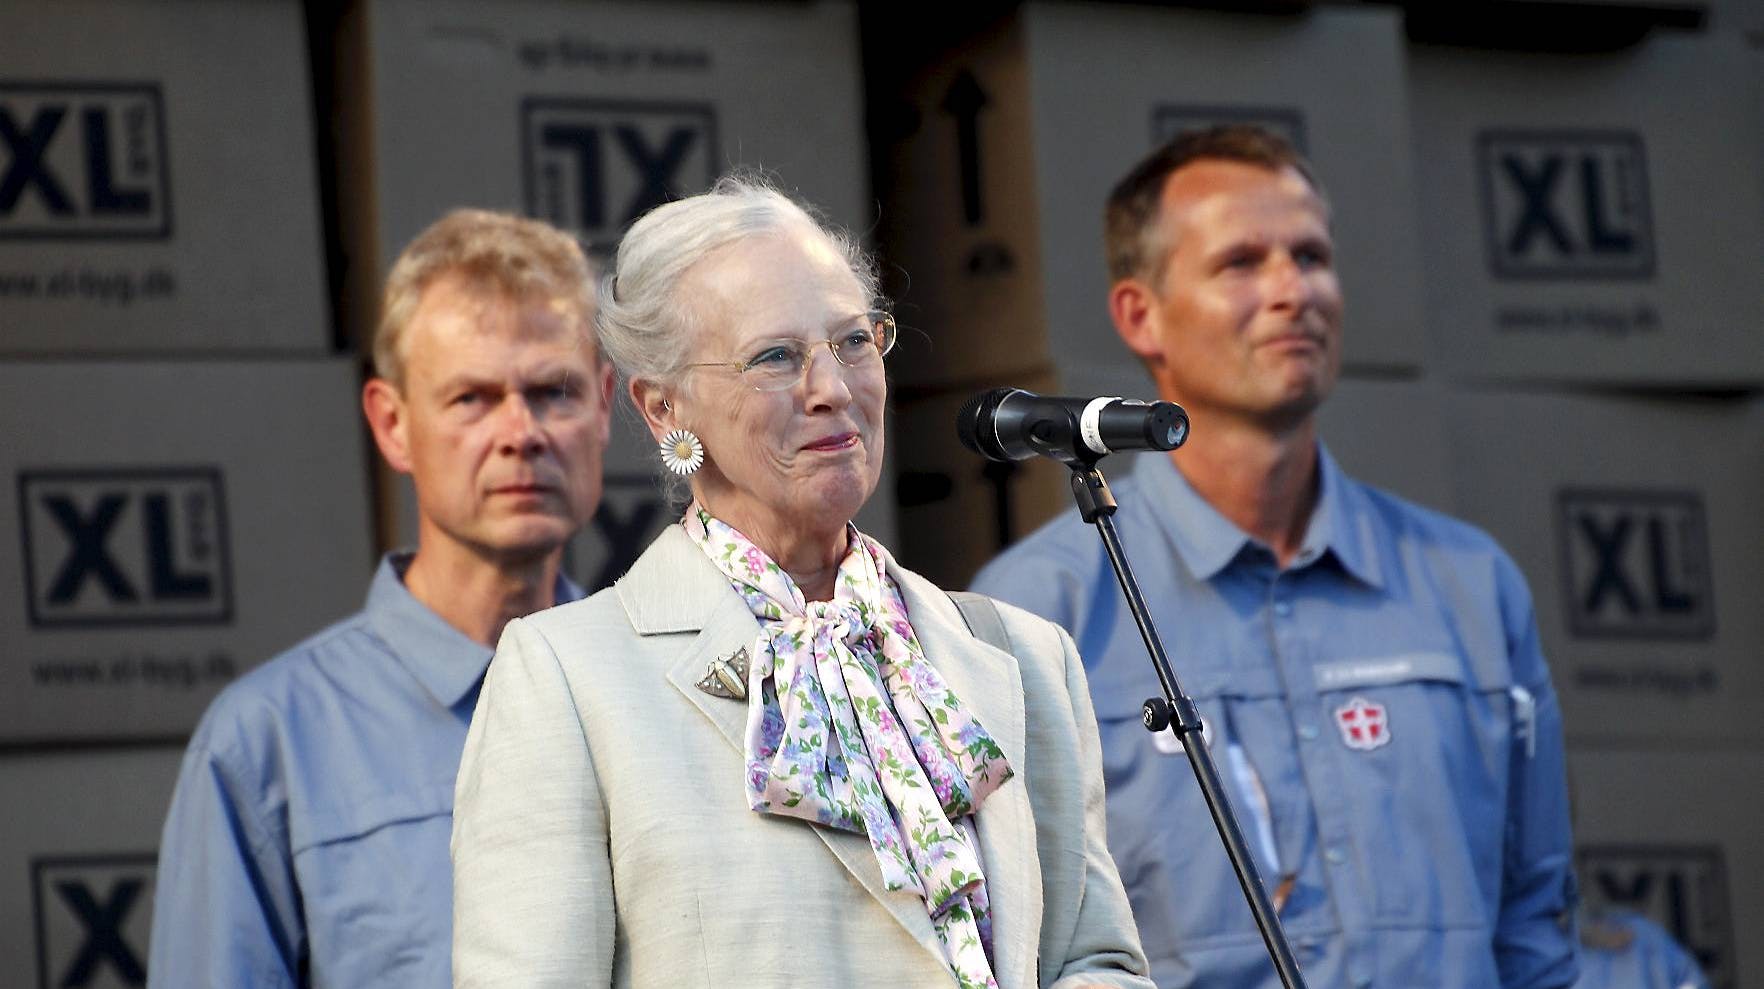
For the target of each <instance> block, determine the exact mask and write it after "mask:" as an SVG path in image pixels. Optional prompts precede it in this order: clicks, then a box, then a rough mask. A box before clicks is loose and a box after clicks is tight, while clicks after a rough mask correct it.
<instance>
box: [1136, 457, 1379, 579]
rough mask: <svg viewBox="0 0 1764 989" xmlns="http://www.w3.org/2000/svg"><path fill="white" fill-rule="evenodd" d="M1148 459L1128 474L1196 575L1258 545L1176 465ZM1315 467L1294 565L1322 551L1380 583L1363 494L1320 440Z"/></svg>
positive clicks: (1210, 572)
mask: <svg viewBox="0 0 1764 989" xmlns="http://www.w3.org/2000/svg"><path fill="white" fill-rule="evenodd" d="M1147 461H1148V462H1145V463H1141V464H1139V465H1136V466H1135V468H1134V475H1133V476H1134V478H1135V479H1136V480H1137V481H1138V483H1139V484H1141V485H1142V486H1143V487H1144V489H1145V493H1146V495H1147V496H1148V497H1149V498H1150V499H1151V500H1152V503H1153V504H1155V505H1158V506H1161V508H1162V511H1161V512H1160V513H1158V514H1160V515H1162V517H1164V518H1166V519H1168V522H1169V524H1168V525H1167V527H1166V531H1167V532H1168V533H1169V535H1170V541H1171V542H1172V543H1173V544H1174V545H1175V548H1176V553H1177V555H1178V556H1180V557H1181V558H1182V563H1183V565H1184V566H1186V567H1187V568H1188V571H1189V573H1192V574H1193V575H1194V576H1195V579H1197V580H1211V579H1212V578H1213V577H1214V576H1216V575H1217V574H1218V573H1219V571H1221V570H1224V569H1225V567H1226V566H1228V565H1229V564H1230V563H1231V561H1233V560H1235V559H1236V558H1237V555H1238V554H1239V553H1241V552H1242V551H1243V548H1244V546H1245V545H1246V544H1253V545H1259V544H1258V543H1256V541H1255V540H1254V539H1252V538H1251V537H1250V536H1249V535H1248V534H1247V533H1245V532H1244V531H1243V530H1242V529H1239V528H1238V527H1237V526H1236V525H1235V524H1234V523H1232V522H1231V520H1230V519H1227V518H1226V517H1225V516H1223V515H1221V514H1220V513H1219V510H1218V509H1216V508H1214V507H1213V506H1212V505H1210V504H1208V503H1207V500H1206V499H1204V498H1202V497H1201V496H1200V494H1199V493H1198V492H1196V491H1195V490H1194V488H1193V487H1191V486H1190V485H1189V483H1188V479H1187V478H1185V477H1183V476H1182V472H1181V471H1179V470H1177V469H1176V464H1175V462H1174V461H1173V460H1171V459H1170V458H1169V457H1149V458H1147ZM1317 467H1318V472H1319V475H1320V477H1321V484H1320V490H1319V493H1318V497H1317V505H1316V507H1315V508H1314V509H1312V511H1311V521H1310V523H1309V524H1308V525H1307V526H1306V527H1305V539H1304V542H1303V544H1301V546H1300V548H1299V554H1298V556H1297V558H1296V560H1295V563H1294V566H1295V567H1304V566H1309V565H1310V564H1312V563H1315V562H1317V561H1319V560H1321V559H1323V557H1324V556H1325V555H1333V556H1334V557H1335V559H1336V560H1337V561H1338V562H1339V563H1340V564H1341V566H1342V569H1344V570H1346V571H1347V572H1348V573H1349V574H1351V575H1352V576H1353V577H1355V578H1356V579H1358V580H1360V581H1361V582H1362V583H1365V584H1368V585H1370V586H1372V587H1377V588H1382V587H1383V586H1384V577H1383V570H1382V568H1381V567H1380V566H1379V563H1378V554H1377V552H1376V549H1375V546H1374V528H1373V526H1372V525H1371V524H1370V522H1371V519H1370V517H1369V513H1370V511H1371V506H1370V505H1369V504H1368V503H1367V501H1366V493H1365V492H1364V491H1362V490H1360V488H1359V487H1358V486H1357V485H1355V484H1353V483H1352V482H1351V481H1349V480H1348V478H1347V475H1345V474H1343V473H1342V470H1341V468H1340V467H1339V466H1337V465H1336V463H1335V458H1334V457H1332V456H1330V455H1329V450H1328V449H1327V448H1325V447H1324V446H1323V444H1322V443H1321V442H1319V443H1318V444H1317Z"/></svg>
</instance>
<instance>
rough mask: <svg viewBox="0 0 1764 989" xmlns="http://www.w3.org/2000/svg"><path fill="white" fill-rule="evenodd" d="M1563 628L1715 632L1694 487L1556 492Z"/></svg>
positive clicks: (1637, 634) (1647, 633)
mask: <svg viewBox="0 0 1764 989" xmlns="http://www.w3.org/2000/svg"><path fill="white" fill-rule="evenodd" d="M1556 508H1557V519H1556V523H1557V532H1558V536H1559V539H1560V551H1561V559H1562V577H1563V582H1564V588H1563V590H1564V592H1565V594H1566V595H1567V600H1568V628H1569V631H1571V632H1572V633H1573V634H1575V635H1576V636H1582V637H1612V636H1622V637H1633V638H1658V639H1706V638H1708V637H1709V636H1711V635H1713V634H1714V632H1715V596H1714V592H1713V589H1712V587H1711V580H1710V574H1709V527H1708V523H1707V519H1706V517H1705V515H1704V513H1703V499H1702V496H1700V495H1698V494H1697V493H1696V492H1694V491H1684V492H1670V491H1612V490H1592V489H1582V488H1565V489H1563V490H1561V491H1558V492H1557V493H1556Z"/></svg>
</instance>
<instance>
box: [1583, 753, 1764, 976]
mask: <svg viewBox="0 0 1764 989" xmlns="http://www.w3.org/2000/svg"><path fill="white" fill-rule="evenodd" d="M1570 727H1572V726H1570ZM1568 762H1569V766H1570V773H1571V774H1572V779H1573V789H1574V796H1575V803H1576V815H1575V816H1576V820H1575V833H1574V844H1575V848H1576V865H1577V868H1578V871H1579V873H1580V891H1581V895H1582V896H1583V897H1584V898H1585V899H1586V900H1587V902H1588V903H1590V904H1595V905H1611V906H1616V907H1621V908H1624V909H1629V910H1635V911H1637V912H1639V913H1642V914H1645V915H1647V916H1648V917H1650V918H1652V919H1653V920H1654V921H1655V922H1657V923H1659V924H1660V926H1662V927H1664V928H1666V930H1667V931H1668V932H1670V933H1671V934H1672V935H1673V936H1674V937H1675V938H1676V939H1677V940H1678V941H1679V942H1680V943H1681V944H1683V945H1685V947H1687V948H1689V949H1690V950H1691V952H1692V953H1693V954H1695V955H1696V956H1697V959H1698V961H1699V962H1700V963H1701V965H1702V967H1703V970H1704V972H1705V973H1706V974H1707V975H1708V976H1709V982H1710V984H1711V985H1712V986H1715V987H1716V989H1736V987H1738V986H1742V985H1752V984H1755V982H1756V980H1757V975H1758V973H1759V972H1760V971H1761V970H1764V942H1760V941H1759V939H1758V938H1757V936H1756V932H1757V931H1758V930H1760V929H1764V891H1761V890H1760V888H1759V886H1758V882H1757V877H1758V876H1759V875H1764V839H1761V838H1760V834H1761V833H1760V831H1759V829H1758V817H1759V814H1760V813H1764V801H1761V800H1760V797H1759V790H1758V780H1759V779H1760V778H1764V750H1759V749H1757V748H1749V747H1748V748H1724V747H1714V748H1712V747H1704V746H1695V747H1686V746H1660V747H1653V748H1643V747H1639V746H1629V747H1623V748H1580V749H1571V750H1570V752H1569V759H1568Z"/></svg>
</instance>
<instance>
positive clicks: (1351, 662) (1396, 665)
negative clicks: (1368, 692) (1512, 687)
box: [1314, 652, 1508, 694]
mask: <svg viewBox="0 0 1764 989" xmlns="http://www.w3.org/2000/svg"><path fill="white" fill-rule="evenodd" d="M1314 675H1315V677H1316V684H1317V692H1318V693H1324V694H1327V693H1333V692H1335V691H1342V690H1358V689H1362V688H1367V687H1384V686H1389V685H1391V684H1398V683H1413V682H1416V681H1424V680H1431V681H1435V682H1439V683H1453V684H1459V685H1462V686H1469V687H1471V688H1473V689H1476V690H1483V691H1492V690H1505V689H1507V686H1508V684H1507V681H1506V678H1503V677H1498V676H1492V675H1490V673H1489V672H1488V671H1478V670H1477V669H1475V668H1473V667H1470V666H1469V665H1468V664H1466V663H1465V661H1464V660H1463V658H1462V657H1459V656H1457V655H1455V654H1452V653H1447V652H1406V653H1395V654H1392V655H1389V656H1368V657H1364V658H1359V659H1344V660H1337V661H1335V662H1330V663H1319V664H1318V665H1317V666H1316V667H1315V670H1314Z"/></svg>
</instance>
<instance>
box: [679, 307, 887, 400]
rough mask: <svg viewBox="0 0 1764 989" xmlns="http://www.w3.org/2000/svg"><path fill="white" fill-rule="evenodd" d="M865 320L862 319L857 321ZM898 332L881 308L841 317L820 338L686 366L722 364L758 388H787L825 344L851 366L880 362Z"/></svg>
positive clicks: (766, 345)
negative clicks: (735, 358)
mask: <svg viewBox="0 0 1764 989" xmlns="http://www.w3.org/2000/svg"><path fill="white" fill-rule="evenodd" d="M859 320H862V322H861V323H860V322H858V321H859ZM896 336H898V333H897V331H896V329H895V326H894V317H893V316H891V315H889V314H888V313H887V312H884V311H883V310H881V309H871V310H870V311H869V312H867V313H864V314H862V315H861V316H856V317H852V318H851V319H848V320H845V321H842V322H841V324H840V328H839V329H837V330H835V331H834V332H833V333H832V335H830V336H829V337H828V338H827V339H825V340H821V341H813V340H802V339H796V338H791V337H781V338H779V339H776V340H761V341H759V342H758V343H756V344H754V352H753V356H751V357H749V358H747V359H746V360H738V361H698V362H695V363H689V364H686V365H685V366H686V367H722V368H728V369H729V370H731V371H734V372H735V373H737V374H739V375H741V380H742V381H744V382H746V383H747V385H748V387H750V388H752V389H753V390H755V391H784V390H786V389H789V388H794V387H796V384H797V382H799V381H801V380H802V379H803V376H804V375H806V374H807V373H808V367H809V364H810V358H812V357H814V354H815V348H816V347H818V346H822V345H825V346H826V348H827V349H828V350H830V351H832V352H833V359H834V360H836V361H838V362H839V363H840V364H841V365H842V366H844V367H849V368H866V367H870V366H871V365H873V364H877V363H880V362H881V360H882V358H883V356H884V355H886V354H887V353H888V352H889V351H890V350H893V349H894V340H895V337H896Z"/></svg>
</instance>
